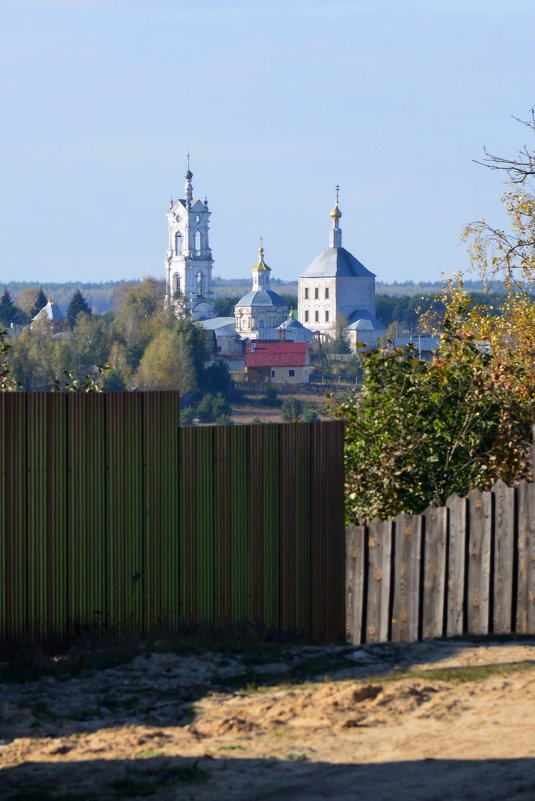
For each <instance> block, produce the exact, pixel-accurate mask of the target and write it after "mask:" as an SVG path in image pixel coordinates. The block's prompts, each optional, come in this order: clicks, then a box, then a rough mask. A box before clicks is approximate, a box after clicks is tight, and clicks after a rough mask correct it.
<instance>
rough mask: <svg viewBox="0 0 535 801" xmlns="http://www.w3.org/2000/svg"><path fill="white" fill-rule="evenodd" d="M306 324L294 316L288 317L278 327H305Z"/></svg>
mask: <svg viewBox="0 0 535 801" xmlns="http://www.w3.org/2000/svg"><path fill="white" fill-rule="evenodd" d="M304 327H305V326H304V325H303V323H300V322H299V320H294V318H293V317H288V319H287V320H285V321H284V322H283V323H281V324H280V325H279V326H278V328H304Z"/></svg>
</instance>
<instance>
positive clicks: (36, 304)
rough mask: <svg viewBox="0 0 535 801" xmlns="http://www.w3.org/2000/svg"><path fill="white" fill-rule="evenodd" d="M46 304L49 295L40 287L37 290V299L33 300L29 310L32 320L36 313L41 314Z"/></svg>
mask: <svg viewBox="0 0 535 801" xmlns="http://www.w3.org/2000/svg"><path fill="white" fill-rule="evenodd" d="M46 304H47V297H46V295H45V293H44V292H43V290H42V288H41V287H39V289H38V290H37V295H36V296H35V300H34V301H33V304H32V306H31V308H30V311H29V317H30V320H32V319H33V318H34V317H35V315H36V314H39V312H40V311H41V309H43V308H44V307H45V306H46Z"/></svg>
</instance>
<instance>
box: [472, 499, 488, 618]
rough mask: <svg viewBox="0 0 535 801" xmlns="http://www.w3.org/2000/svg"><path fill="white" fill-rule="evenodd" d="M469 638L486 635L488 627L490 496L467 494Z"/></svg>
mask: <svg viewBox="0 0 535 801" xmlns="http://www.w3.org/2000/svg"><path fill="white" fill-rule="evenodd" d="M468 522H469V526H468V531H469V541H468V582H467V589H468V598H467V604H466V605H467V610H466V611H467V632H468V634H488V632H489V624H490V617H489V615H490V588H491V548H492V495H491V493H490V492H480V491H479V490H472V491H471V492H469V493H468Z"/></svg>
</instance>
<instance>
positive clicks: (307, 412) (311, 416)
mask: <svg viewBox="0 0 535 801" xmlns="http://www.w3.org/2000/svg"><path fill="white" fill-rule="evenodd" d="M317 419H318V413H317V411H316V410H315V409H313V408H312V407H311V406H307V407H306V408H305V409H303V414H302V415H301V421H302V422H303V423H315V422H316V420H317Z"/></svg>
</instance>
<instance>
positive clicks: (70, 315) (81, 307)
mask: <svg viewBox="0 0 535 801" xmlns="http://www.w3.org/2000/svg"><path fill="white" fill-rule="evenodd" d="M79 314H87V315H90V314H91V307H90V306H89V304H88V302H87V300H86V299H85V297H84V296H83V295H82V293H81V292H80V290H79V289H77V290H76V291H75V292H74V294H73V296H72V298H71V299H70V302H69V305H68V307H67V322H68V324H69V328H74V326H75V325H76V320H77V317H78V315H79Z"/></svg>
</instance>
